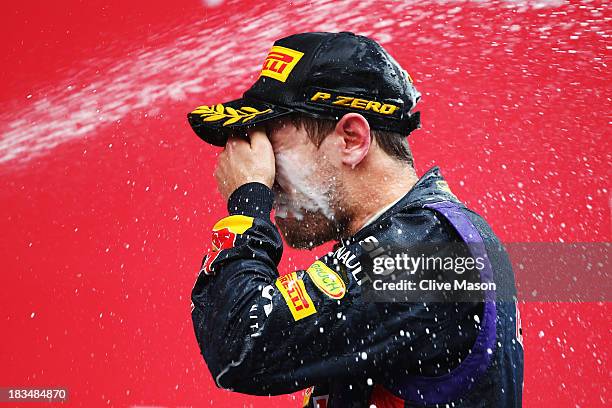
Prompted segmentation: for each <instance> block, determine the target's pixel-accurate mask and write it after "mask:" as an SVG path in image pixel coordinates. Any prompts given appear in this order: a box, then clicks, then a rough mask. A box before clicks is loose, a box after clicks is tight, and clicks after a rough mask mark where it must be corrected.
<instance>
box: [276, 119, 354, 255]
mask: <svg viewBox="0 0 612 408" xmlns="http://www.w3.org/2000/svg"><path fill="white" fill-rule="evenodd" d="M267 133H268V137H269V138H270V142H271V143H272V148H273V149H274V156H275V158H276V179H275V183H274V187H273V189H274V192H275V195H276V200H275V203H274V208H275V210H276V212H275V217H274V220H275V222H276V225H277V226H278V228H279V229H280V231H281V233H282V235H283V237H284V238H285V240H286V241H287V243H288V244H289V245H290V246H292V247H294V248H312V247H314V246H317V245H320V244H322V243H324V242H327V241H330V240H334V239H337V237H338V235H339V231H341V230H342V224H343V223H342V222H341V219H342V217H341V216H339V214H340V213H341V211H340V209H341V208H342V204H341V201H342V200H341V198H342V197H341V196H342V194H341V193H342V191H341V180H340V179H339V178H340V173H339V171H338V169H337V167H336V166H335V165H334V163H333V160H332V158H331V157H330V152H329V151H328V152H327V154H324V151H325V150H323V149H324V144H322V145H321V146H320V147H317V146H316V145H315V144H314V143H313V142H312V141H310V139H309V137H308V134H307V133H306V131H305V130H304V129H303V128H300V129H297V128H296V127H295V126H294V125H293V124H292V123H291V121H289V120H285V121H282V122H273V123H271V124H269V125H268V126H267ZM324 143H325V142H324Z"/></svg>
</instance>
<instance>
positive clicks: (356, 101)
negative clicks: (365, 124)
mask: <svg viewBox="0 0 612 408" xmlns="http://www.w3.org/2000/svg"><path fill="white" fill-rule="evenodd" d="M310 101H311V102H317V103H324V104H326V105H334V106H343V107H345V108H351V109H356V110H362V111H371V112H376V113H380V114H381V115H387V116H391V115H393V114H395V113H396V112H401V110H400V107H399V106H397V105H393V104H391V103H385V102H379V101H376V100H372V99H363V98H356V97H354V96H348V95H340V94H338V95H334V94H332V93H331V92H325V91H316V92H315V93H314V94H313V95H312V96H311V97H310Z"/></svg>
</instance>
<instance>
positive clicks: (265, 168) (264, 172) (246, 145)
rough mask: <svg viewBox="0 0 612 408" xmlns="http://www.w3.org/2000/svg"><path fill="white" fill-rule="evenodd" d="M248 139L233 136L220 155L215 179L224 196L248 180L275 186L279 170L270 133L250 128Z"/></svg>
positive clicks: (248, 181) (226, 196)
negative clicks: (275, 178) (277, 170)
mask: <svg viewBox="0 0 612 408" xmlns="http://www.w3.org/2000/svg"><path fill="white" fill-rule="evenodd" d="M249 139H250V141H249V140H245V139H241V138H238V137H234V136H232V137H230V138H229V139H228V140H227V143H226V145H225V150H223V152H221V153H220V154H219V158H218V161H217V168H216V170H215V178H216V179H217V186H218V187H219V192H221V194H222V195H223V197H225V199H227V198H228V197H229V196H230V195H231V194H232V193H233V192H234V190H236V189H237V188H238V187H240V186H242V185H243V184H246V183H252V182H258V183H262V184H265V185H266V186H268V187H270V188H272V184H273V183H274V176H275V172H276V169H275V165H274V152H273V150H272V145H271V144H270V141H269V140H268V136H266V133H265V132H264V131H263V130H262V129H261V128H256V129H253V130H250V131H249Z"/></svg>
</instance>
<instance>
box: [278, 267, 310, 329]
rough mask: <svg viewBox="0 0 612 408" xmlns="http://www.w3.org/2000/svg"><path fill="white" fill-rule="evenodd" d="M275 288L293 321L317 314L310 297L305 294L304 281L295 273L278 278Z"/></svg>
mask: <svg viewBox="0 0 612 408" xmlns="http://www.w3.org/2000/svg"><path fill="white" fill-rule="evenodd" d="M276 287H277V288H278V290H279V291H280V293H281V294H282V295H283V298H284V299H285V303H287V306H288V307H289V310H290V311H291V315H292V316H293V319H294V320H295V321H298V320H300V319H303V318H305V317H308V316H310V315H312V314H314V313H317V309H315V305H314V303H313V302H312V299H311V298H310V295H309V294H308V292H306V288H305V287H304V281H303V280H302V279H300V278H298V276H297V273H296V272H292V273H289V274H287V275H284V276H281V277H279V278H278V279H277V280H276Z"/></svg>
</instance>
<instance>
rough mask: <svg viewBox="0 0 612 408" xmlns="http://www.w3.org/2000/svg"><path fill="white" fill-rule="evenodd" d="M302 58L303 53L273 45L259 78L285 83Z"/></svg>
mask: <svg viewBox="0 0 612 408" xmlns="http://www.w3.org/2000/svg"><path fill="white" fill-rule="evenodd" d="M303 56H304V53H303V52H299V51H296V50H292V49H291V48H285V47H281V46H279V45H275V46H274V47H272V49H271V50H270V52H269V53H268V56H267V57H266V60H265V61H264V63H263V67H262V68H261V74H260V76H261V75H262V76H267V77H270V78H273V79H276V80H277V81H281V82H285V81H286V80H287V78H288V77H289V74H290V73H291V71H292V70H293V68H295V65H296V64H297V63H298V61H299V60H300V59H301V58H302V57H303Z"/></svg>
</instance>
